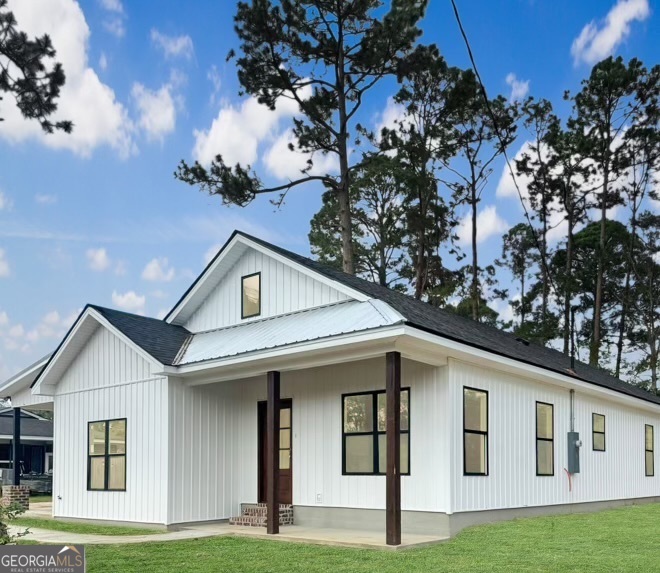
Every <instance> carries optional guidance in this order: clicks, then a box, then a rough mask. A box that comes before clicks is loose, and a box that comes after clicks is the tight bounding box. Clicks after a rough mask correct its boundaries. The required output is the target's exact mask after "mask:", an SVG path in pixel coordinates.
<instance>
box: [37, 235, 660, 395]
mask: <svg viewBox="0 0 660 573" xmlns="http://www.w3.org/2000/svg"><path fill="white" fill-rule="evenodd" d="M237 235H238V236H241V237H244V238H246V239H248V240H249V241H252V242H254V243H256V244H257V245H260V246H261V247H263V248H265V249H267V250H270V251H272V252H274V253H277V254H279V255H281V256H283V257H285V258H287V259H289V260H291V261H293V262H295V263H298V264H300V265H303V266H305V267H307V268H309V269H310V270H312V271H314V272H317V273H318V274H320V275H322V276H324V277H326V278H328V279H330V280H332V281H336V282H339V283H341V284H343V285H344V286H347V287H349V288H351V289H353V290H355V291H358V292H360V293H362V294H363V295H366V296H368V297H370V298H371V299H375V300H371V301H368V302H370V303H374V302H375V301H380V302H381V304H379V305H377V306H373V304H372V308H378V309H379V310H383V309H385V308H387V307H389V308H388V310H387V312H388V313H389V317H390V318H392V319H393V317H394V316H395V315H396V314H397V313H398V315H400V320H399V323H401V324H406V325H409V326H412V327H414V328H417V329H420V330H422V331H425V332H429V333H431V334H435V335H438V336H440V337H442V338H445V339H447V340H452V341H455V342H459V343H462V344H466V345H468V346H471V347H473V348H478V349H480V350H484V351H486V352H490V353H493V354H496V355H498V356H504V357H507V358H511V359H513V360H516V361H518V362H521V363H524V364H529V365H533V366H537V367H540V368H543V369H545V370H549V371H552V372H556V373H559V374H563V375H565V376H569V377H571V378H574V379H577V380H581V381H583V382H588V383H590V384H594V385H596V386H600V387H602V388H607V389H610V390H614V391H616V392H619V393H622V394H626V395H628V396H632V397H635V398H639V399H641V400H644V401H647V402H652V403H655V404H659V405H660V396H656V395H655V394H652V393H650V392H646V391H645V390H643V389H641V388H638V387H636V386H633V385H631V384H627V383H625V382H622V381H621V380H619V379H618V378H615V377H614V376H612V375H611V374H609V373H608V372H606V371H605V370H601V369H600V368H594V367H592V366H589V365H588V364H585V363H583V362H580V361H577V360H576V361H575V367H574V368H572V369H571V361H570V357H568V356H567V355H565V354H563V353H561V352H559V351H557V350H553V349H551V348H546V347H544V346H540V345H538V344H534V343H522V342H521V341H520V340H519V339H518V338H516V336H514V335H513V334H511V333H508V332H504V331H502V330H499V329H497V328H495V327H492V326H488V325H485V324H481V323H479V322H476V321H473V320H471V319H469V318H465V317H462V316H459V315H457V314H455V313H454V312H451V311H449V310H444V309H441V308H437V307H434V306H432V305H430V304H428V303H426V302H423V301H420V300H416V299H414V298H412V297H410V296H407V295H405V294H402V293H399V292H396V291H393V290H390V289H388V288H386V287H383V286H381V285H378V284H376V283H373V282H370V281H367V280H365V279H361V278H359V277H356V276H354V275H349V274H346V273H344V272H342V271H340V270H338V269H334V268H332V267H329V266H326V265H323V264H321V263H319V262H318V261H314V260H312V259H309V258H307V257H304V256H302V255H299V254H297V253H293V252H291V251H288V250H286V249H283V248H281V247H278V246H276V245H272V244H270V243H268V242H266V241H263V240H261V239H258V238H256V237H253V236H251V235H248V234H246V233H243V232H241V231H234V233H232V235H231V237H230V238H229V239H228V240H227V242H226V243H225V245H224V246H223V247H222V249H220V251H219V252H218V253H217V254H216V256H215V257H214V258H213V259H212V260H211V262H209V264H208V265H207V267H206V268H205V269H204V271H203V272H202V273H201V274H200V275H199V277H198V278H197V279H196V280H195V281H194V282H193V284H192V285H191V286H190V288H189V289H188V290H187V291H186V293H184V295H183V296H182V297H181V299H180V300H179V301H177V303H176V304H175V305H174V308H176V307H177V306H178V305H179V303H180V302H181V301H182V300H183V299H184V298H185V296H186V295H187V294H188V293H189V292H190V291H191V290H192V289H193V288H194V287H195V285H196V284H197V283H199V281H200V280H202V278H203V277H204V276H205V274H206V271H207V270H208V269H209V268H210V267H211V266H212V265H213V263H214V262H215V260H216V259H217V258H218V257H219V256H220V254H222V253H223V252H224V250H225V249H226V248H227V245H229V244H230V243H231V241H232V240H233V239H234V238H235V237H236V236H237ZM382 303H385V305H386V306H385V305H382ZM361 304H364V303H361ZM89 306H91V307H92V308H94V309H95V310H96V311H98V312H99V313H100V314H101V315H102V316H103V317H104V318H105V319H106V320H108V321H109V322H110V323H111V324H112V325H113V326H114V327H115V328H117V329H118V330H119V331H121V332H122V333H123V334H124V335H126V336H127V337H128V338H130V339H131V340H132V341H133V342H134V343H135V344H137V345H138V346H139V347H141V348H142V349H143V350H145V351H146V352H147V353H148V354H150V355H151V356H153V357H154V358H155V359H156V360H158V361H159V362H160V363H161V364H164V365H168V366H176V365H179V364H184V363H186V364H187V363H190V362H195V361H197V362H199V361H205V360H211V359H212V358H208V356H210V355H211V354H215V353H219V356H225V355H227V354H225V352H234V354H236V353H237V352H238V351H239V349H238V347H237V346H236V347H234V348H233V350H232V349H231V348H230V347H226V348H225V350H222V349H221V348H220V347H221V346H222V345H224V344H230V342H231V336H232V335H235V334H237V333H238V332H250V331H248V330H242V331H239V329H246V327H249V326H251V325H252V324H257V325H259V324H260V325H261V326H257V327H254V328H264V329H266V330H264V331H263V332H262V333H261V335H260V339H267V335H266V334H265V333H266V332H267V330H268V328H274V329H277V330H278V332H279V334H280V335H281V334H282V332H281V331H280V329H279V326H276V325H280V324H285V322H283V321H286V324H289V326H291V327H292V326H293V324H294V323H293V321H294V320H295V321H296V322H295V324H296V325H298V324H299V322H298V321H300V320H305V319H306V318H309V317H310V316H314V315H313V312H317V311H319V310H320V309H316V310H315V311H308V312H309V314H304V313H303V312H300V313H292V314H290V315H285V316H279V317H273V318H272V319H269V320H271V321H272V322H270V324H267V320H266V319H264V320H263V321H261V320H260V321H254V322H251V323H246V324H242V325H238V326H236V327H227V328H224V329H219V330H216V331H210V332H207V333H198V334H192V333H190V332H189V331H188V330H186V329H185V328H184V327H182V326H179V325H175V324H169V323H168V322H166V321H165V320H159V319H155V318H147V317H144V316H138V315H134V314H130V313H126V312H121V311H117V310H112V309H107V308H104V307H100V306H94V305H89ZM332 306H333V307H334V309H335V312H336V311H337V310H338V307H339V305H332ZM322 308H324V307H322ZM328 308H329V307H328ZM344 308H345V309H349V308H351V307H349V306H348V305H347V306H346V307H344ZM352 308H354V309H356V310H357V309H358V308H360V309H361V310H362V309H366V307H357V306H355V307H352ZM351 320H355V319H354V318H352V319H351ZM365 320H366V321H367V323H369V324H372V326H369V327H368V328H378V327H379V326H385V324H381V325H376V323H375V322H369V320H376V322H377V320H378V319H377V318H376V317H375V315H374V316H371V317H365ZM388 324H392V323H388ZM296 328H297V326H296ZM338 328H339V329H340V330H341V328H346V326H344V327H341V325H340V326H339V327H338ZM354 331H355V330H352V331H351V332H354ZM226 333H231V334H229V336H226ZM340 333H342V332H339V331H338V332H334V333H331V332H330V330H327V334H326V336H333V335H336V334H340ZM67 336H68V334H67ZM241 336H243V335H242V334H241ZM247 338H248V337H246V338H244V340H246V339H247ZM294 338H295V335H294ZM315 338H319V336H315ZM65 339H66V336H65ZM278 340H279V342H280V343H281V345H285V344H291V343H295V342H301V341H302V340H291V339H289V341H285V340H284V338H283V337H281V336H280V338H279V339H278ZM259 344H265V342H261V343H260V342H258V341H257V340H255V341H254V345H255V348H253V350H257V349H262V348H263V349H265V348H272V347H274V345H269V346H262V347H260V348H256V346H258V345H259ZM186 345H187V347H186ZM244 351H249V350H244ZM56 353H57V351H56V352H55V354H56ZM219 356H215V357H214V358H217V357H219ZM177 358H178V360H177ZM184 361H185V362H184ZM35 382H36V381H35Z"/></svg>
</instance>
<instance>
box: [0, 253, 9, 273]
mask: <svg viewBox="0 0 660 573" xmlns="http://www.w3.org/2000/svg"><path fill="white" fill-rule="evenodd" d="M10 274H11V269H10V268H9V261H8V260H7V255H6V254H5V250H4V249H0V278H3V277H8V276H9V275H10Z"/></svg>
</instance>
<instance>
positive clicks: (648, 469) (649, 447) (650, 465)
mask: <svg viewBox="0 0 660 573" xmlns="http://www.w3.org/2000/svg"><path fill="white" fill-rule="evenodd" d="M653 441H654V440H653V426H651V425H650V424H646V425H645V426H644V466H645V473H646V476H647V477H653V475H654V473H655V467H654V465H655V464H654V459H653V458H654V457H655V456H654V448H655V444H654V443H653Z"/></svg>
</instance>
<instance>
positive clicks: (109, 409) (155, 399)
mask: <svg viewBox="0 0 660 573" xmlns="http://www.w3.org/2000/svg"><path fill="white" fill-rule="evenodd" d="M156 371H158V366H157V364H156V363H155V362H152V361H150V360H147V359H146V358H145V357H144V356H143V355H142V354H141V353H139V352H137V351H136V350H134V349H133V348H131V347H130V346H128V345H127V344H126V343H124V342H123V341H122V340H121V339H119V338H118V337H117V336H115V335H114V334H113V333H112V332H110V331H109V330H107V329H105V328H103V327H99V328H97V330H96V331H95V332H94V334H93V335H92V336H91V337H90V339H89V341H88V342H87V344H86V345H85V346H84V348H83V349H82V350H81V352H80V353H79V354H78V356H77V357H76V358H75V359H74V361H73V362H72V363H71V365H70V366H69V368H68V369H67V371H66V372H65V374H64V376H63V377H62V378H61V379H60V381H59V384H58V385H57V388H56V393H55V396H54V401H55V416H56V423H55V434H54V448H55V450H54V458H55V465H56V467H55V471H54V474H53V476H54V477H53V515H54V516H56V517H58V516H62V517H72V518H83V519H107V520H116V521H134V522H144V523H165V520H166V500H167V459H168V450H167V446H168V444H167V407H168V403H167V378H164V377H158V376H155V375H154V372H156ZM116 418H126V420H127V422H126V424H127V428H126V440H127V443H126V468H127V472H126V476H127V482H126V491H125V492H111V491H87V452H88V434H87V432H88V428H87V424H88V422H93V421H98V420H110V419H116Z"/></svg>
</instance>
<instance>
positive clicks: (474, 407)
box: [463, 386, 488, 476]
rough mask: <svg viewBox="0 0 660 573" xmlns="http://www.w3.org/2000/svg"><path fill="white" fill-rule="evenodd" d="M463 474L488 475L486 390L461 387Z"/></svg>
mask: <svg viewBox="0 0 660 573" xmlns="http://www.w3.org/2000/svg"><path fill="white" fill-rule="evenodd" d="M463 474H464V475H466V476H487V475H488V392H487V391H486V390H478V389H476V388H469V387H467V386H464V387H463Z"/></svg>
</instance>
